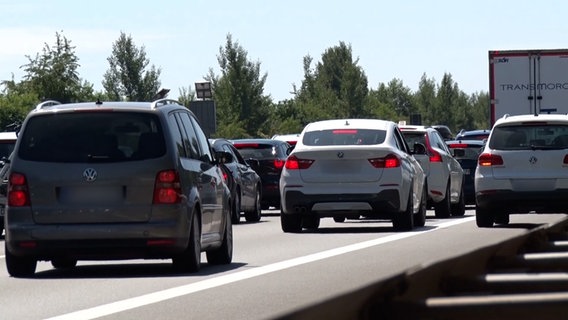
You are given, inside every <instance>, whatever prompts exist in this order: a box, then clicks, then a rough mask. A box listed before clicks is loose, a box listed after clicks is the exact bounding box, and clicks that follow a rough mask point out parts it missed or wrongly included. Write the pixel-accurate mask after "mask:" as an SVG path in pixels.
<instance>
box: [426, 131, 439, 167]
mask: <svg viewBox="0 0 568 320" xmlns="http://www.w3.org/2000/svg"><path fill="white" fill-rule="evenodd" d="M424 142H425V143H426V150H428V156H429V160H430V162H442V161H443V160H442V156H441V155H440V153H439V152H438V151H436V150H434V148H432V145H431V144H430V138H429V137H428V134H427V133H425V134H424Z"/></svg>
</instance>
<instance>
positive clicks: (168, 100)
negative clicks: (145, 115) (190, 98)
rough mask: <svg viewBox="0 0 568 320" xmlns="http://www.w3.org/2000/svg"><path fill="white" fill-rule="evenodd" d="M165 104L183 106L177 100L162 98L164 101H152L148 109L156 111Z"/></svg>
mask: <svg viewBox="0 0 568 320" xmlns="http://www.w3.org/2000/svg"><path fill="white" fill-rule="evenodd" d="M167 104H179V105H180V106H183V104H182V103H181V102H179V101H177V100H174V99H166V98H164V99H158V100H154V101H153V102H152V105H151V106H150V107H151V109H156V108H157V107H159V106H164V105H167Z"/></svg>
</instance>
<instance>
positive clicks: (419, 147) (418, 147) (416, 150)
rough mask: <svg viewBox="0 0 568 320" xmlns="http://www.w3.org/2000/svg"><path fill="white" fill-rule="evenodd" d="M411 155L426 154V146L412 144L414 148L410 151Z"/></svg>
mask: <svg viewBox="0 0 568 320" xmlns="http://www.w3.org/2000/svg"><path fill="white" fill-rule="evenodd" d="M412 153H413V154H426V146H424V145H423V144H422V143H418V142H416V143H414V147H413V149H412Z"/></svg>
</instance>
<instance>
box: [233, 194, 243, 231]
mask: <svg viewBox="0 0 568 320" xmlns="http://www.w3.org/2000/svg"><path fill="white" fill-rule="evenodd" d="M234 199H235V200H234V201H233V207H232V209H231V222H232V223H233V224H239V223H241V197H240V196H239V194H238V192H237V194H235V197H234Z"/></svg>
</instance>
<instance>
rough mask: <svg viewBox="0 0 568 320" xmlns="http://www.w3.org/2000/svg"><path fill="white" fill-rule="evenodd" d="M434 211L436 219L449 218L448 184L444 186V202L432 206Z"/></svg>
mask: <svg viewBox="0 0 568 320" xmlns="http://www.w3.org/2000/svg"><path fill="white" fill-rule="evenodd" d="M434 211H435V214H436V218H438V219H445V218H449V217H450V212H451V203H450V183H449V182H448V185H447V186H446V195H445V196H444V200H442V201H440V202H438V203H435V204H434Z"/></svg>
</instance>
